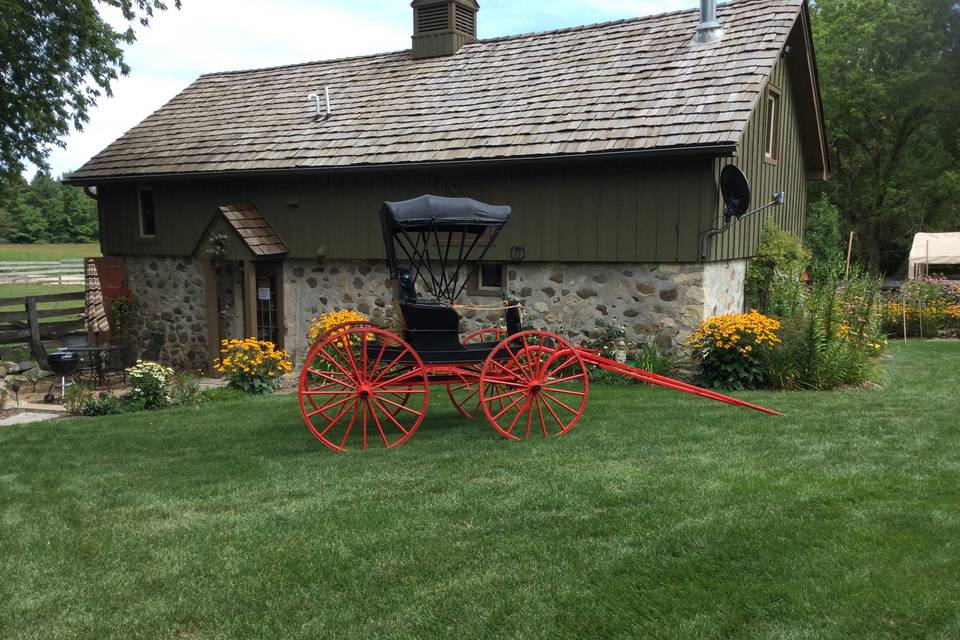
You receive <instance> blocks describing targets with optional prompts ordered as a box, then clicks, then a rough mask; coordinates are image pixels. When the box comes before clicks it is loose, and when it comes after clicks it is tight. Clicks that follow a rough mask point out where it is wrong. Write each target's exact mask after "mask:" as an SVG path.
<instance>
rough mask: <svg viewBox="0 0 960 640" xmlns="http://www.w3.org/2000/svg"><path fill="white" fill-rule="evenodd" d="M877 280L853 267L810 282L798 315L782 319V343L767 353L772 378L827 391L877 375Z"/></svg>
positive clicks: (879, 345)
mask: <svg viewBox="0 0 960 640" xmlns="http://www.w3.org/2000/svg"><path fill="white" fill-rule="evenodd" d="M880 303H881V301H880V282H879V280H878V279H877V278H874V277H871V276H868V275H865V274H863V273H861V272H860V271H859V270H855V271H854V273H853V274H852V275H851V277H850V279H849V280H847V281H846V282H840V281H839V280H837V279H836V277H835V276H834V275H830V274H828V275H827V277H825V279H823V280H821V281H818V282H817V283H815V284H814V286H813V288H812V289H811V290H810V292H809V293H808V294H806V295H805V296H804V298H803V305H802V307H801V310H800V313H798V314H796V315H794V316H792V317H789V318H783V320H782V323H783V329H782V330H781V332H780V337H781V343H780V345H779V346H778V347H777V348H776V349H773V350H769V351H768V352H767V353H766V354H765V358H766V363H767V367H768V370H769V376H770V381H771V382H772V384H773V386H775V387H777V388H783V389H797V388H807V389H831V388H835V387H838V386H843V385H860V384H864V383H865V382H868V381H870V380H871V379H873V378H875V377H876V368H875V366H874V362H875V357H876V356H877V355H878V354H880V353H881V352H882V351H883V348H884V347H885V345H886V340H885V339H884V338H883V337H882V333H881V307H880Z"/></svg>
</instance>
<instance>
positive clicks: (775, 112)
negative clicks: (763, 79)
mask: <svg viewBox="0 0 960 640" xmlns="http://www.w3.org/2000/svg"><path fill="white" fill-rule="evenodd" d="M779 147H780V94H779V92H777V91H776V90H774V89H768V90H767V144H766V146H765V149H764V152H763V157H764V159H765V160H767V161H768V162H776V161H777V159H778V158H779V156H780V149H779Z"/></svg>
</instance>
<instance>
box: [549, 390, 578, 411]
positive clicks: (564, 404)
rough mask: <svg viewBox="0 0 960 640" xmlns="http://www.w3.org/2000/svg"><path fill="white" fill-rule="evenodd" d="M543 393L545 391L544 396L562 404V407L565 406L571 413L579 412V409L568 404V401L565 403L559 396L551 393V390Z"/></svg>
mask: <svg viewBox="0 0 960 640" xmlns="http://www.w3.org/2000/svg"><path fill="white" fill-rule="evenodd" d="M542 393H543V395H544V397H547V398H550V399H551V400H553V401H554V402H556V403H557V404H558V405H560V406H561V407H563V408H564V409H566V410H567V411H569V412H570V413H576V412H577V410H576V409H574V408H573V407H571V406H570V405H568V404H566V403H564V402H561V401H560V400H558V399H557V398H554V397H553V396H552V395H550V392H549V391H543V392H542Z"/></svg>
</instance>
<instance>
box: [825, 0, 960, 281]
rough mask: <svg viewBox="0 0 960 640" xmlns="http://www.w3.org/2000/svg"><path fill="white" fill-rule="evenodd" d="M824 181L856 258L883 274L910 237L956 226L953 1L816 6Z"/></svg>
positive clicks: (853, 1)
mask: <svg viewBox="0 0 960 640" xmlns="http://www.w3.org/2000/svg"><path fill="white" fill-rule="evenodd" d="M811 11H812V18H813V33H814V39H815V45H816V51H817V61H818V63H819V69H820V78H821V84H822V92H823V101H824V112H825V116H826V120H827V131H828V134H829V136H830V153H831V161H832V165H833V167H832V169H833V176H832V178H831V180H830V181H829V182H828V183H827V184H826V186H825V189H826V190H827V191H828V193H829V196H830V200H831V201H832V202H834V203H836V205H837V207H838V208H839V209H840V214H841V219H842V222H843V224H844V226H845V227H846V228H847V229H849V230H852V231H854V232H855V234H856V237H857V239H858V240H857V242H856V246H857V247H858V249H859V251H860V256H861V258H862V259H863V261H864V262H865V263H866V264H867V265H868V266H869V267H870V268H871V269H872V270H874V271H880V270H887V271H893V270H895V269H896V268H898V266H899V264H900V262H901V261H902V260H903V256H904V254H905V250H906V247H907V246H908V243H909V242H910V239H911V237H912V235H913V234H914V233H915V232H917V231H920V230H924V229H930V230H938V229H945V228H951V227H952V228H957V227H958V226H960V157H958V146H960V128H958V127H957V116H958V115H960V108H958V106H957V105H958V104H960V75H958V71H960V62H958V59H957V57H958V55H960V41H958V37H960V20H958V8H957V4H956V0H816V2H815V4H814V5H813V6H812V8H811Z"/></svg>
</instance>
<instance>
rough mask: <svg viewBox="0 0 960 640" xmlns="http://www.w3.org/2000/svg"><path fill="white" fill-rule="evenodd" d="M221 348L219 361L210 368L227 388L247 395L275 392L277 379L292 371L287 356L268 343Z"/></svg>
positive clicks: (226, 342)
mask: <svg viewBox="0 0 960 640" xmlns="http://www.w3.org/2000/svg"><path fill="white" fill-rule="evenodd" d="M220 347H221V348H220V357H219V358H217V360H216V361H215V362H214V364H213V368H214V369H215V370H216V371H218V372H220V373H222V374H223V376H224V377H225V378H226V379H227V380H228V382H229V384H230V386H232V387H236V388H238V389H242V390H243V391H245V392H247V393H252V394H262V393H270V392H271V391H275V390H276V389H277V387H279V385H280V376H282V375H283V374H285V373H290V372H291V371H292V370H293V365H292V364H291V363H290V358H289V356H288V355H287V352H286V351H285V350H284V349H280V348H278V347H277V345H275V344H274V343H272V342H270V341H269V340H260V339H258V338H252V337H251V338H243V339H234V340H223V341H222V342H221V343H220Z"/></svg>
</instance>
